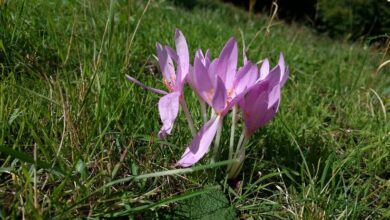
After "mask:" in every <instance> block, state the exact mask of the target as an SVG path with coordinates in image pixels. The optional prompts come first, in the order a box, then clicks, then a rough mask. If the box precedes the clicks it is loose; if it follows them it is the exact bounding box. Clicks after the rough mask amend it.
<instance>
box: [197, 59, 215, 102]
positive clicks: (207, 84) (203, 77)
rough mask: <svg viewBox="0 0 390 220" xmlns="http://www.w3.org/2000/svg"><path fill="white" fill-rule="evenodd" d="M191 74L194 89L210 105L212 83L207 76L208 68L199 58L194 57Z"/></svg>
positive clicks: (212, 93)
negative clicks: (192, 72)
mask: <svg viewBox="0 0 390 220" xmlns="http://www.w3.org/2000/svg"><path fill="white" fill-rule="evenodd" d="M193 75H194V87H195V91H196V92H197V93H198V94H199V95H200V97H201V98H202V99H203V100H204V101H206V102H207V103H208V104H209V105H211V104H212V101H213V97H214V93H215V91H214V84H213V82H212V81H211V79H210V77H209V74H208V70H207V69H206V68H205V66H203V63H202V61H201V58H198V57H195V60H194V74H193Z"/></svg>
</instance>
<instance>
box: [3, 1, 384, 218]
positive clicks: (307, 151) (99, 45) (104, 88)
mask: <svg viewBox="0 0 390 220" xmlns="http://www.w3.org/2000/svg"><path fill="white" fill-rule="evenodd" d="M0 13H1V14H0V19H1V25H0V37H1V38H0V69H1V75H0V164H1V167H0V179H1V182H0V198H1V199H0V202H1V206H0V216H1V218H3V219H19V218H27V219H29V218H36V219H47V218H49V219H56V218H57V219H58V218H59V219H64V218H65V219H68V218H76V217H79V218H87V217H88V218H102V217H106V218H109V217H117V216H118V217H119V216H128V217H129V218H146V217H153V218H165V217H166V216H165V214H164V213H169V212H171V211H172V210H174V209H175V207H176V205H177V204H178V202H180V201H185V200H187V199H190V198H192V197H193V196H196V195H198V194H201V193H203V192H206V191H207V190H208V189H209V188H212V189H214V188H218V189H221V190H222V191H224V192H225V195H226V197H227V198H228V199H229V202H230V204H231V206H232V207H233V208H234V209H235V211H236V213H237V216H238V217H241V218H251V217H254V218H260V219H263V218H265V219H328V218H331V219H363V218H368V219H386V218H389V217H390V212H389V211H388V210H389V206H390V202H389V199H388V198H389V197H390V172H389V170H390V165H389V164H390V123H389V120H390V114H389V112H390V111H389V103H390V102H389V101H390V90H389V85H390V77H389V74H390V72H389V67H388V66H385V67H383V68H382V69H381V71H380V72H379V73H376V69H377V68H378V66H379V65H380V64H381V63H380V62H381V59H382V56H383V52H382V51H381V50H378V49H374V48H370V47H369V46H367V45H364V44H362V43H359V42H357V43H348V42H339V41H334V40H331V39H329V38H327V37H324V36H318V35H316V34H315V33H313V32H312V31H311V30H310V29H307V28H305V27H302V26H299V25H296V24H291V25H286V24H284V23H283V22H281V21H278V20H274V21H273V23H272V26H271V28H270V32H269V34H268V35H267V34H265V33H266V29H265V28H266V27H267V25H268V21H269V18H268V17H267V16H265V15H262V14H260V15H256V16H254V17H252V18H249V17H248V15H247V13H246V12H244V11H241V10H238V9H235V8H233V7H232V6H230V5H224V4H221V3H218V2H214V1H212V2H209V3H207V4H206V2H205V1H198V4H197V5H196V6H195V7H194V8H186V7H181V6H177V5H174V4H173V3H172V2H171V1H160V0H158V1H150V3H149V2H143V1H114V0H112V1H93V0H83V1H72V0H67V1H53V2H49V1H42V0H34V1H23V0H20V1H8V2H7V4H4V3H2V5H1V10H0ZM176 27H178V28H180V29H181V30H182V31H183V32H184V34H185V36H186V38H187V41H188V44H189V47H190V51H191V56H192V57H193V54H194V51H195V49H197V48H198V47H202V49H206V48H210V49H211V54H212V56H213V57H215V56H217V55H218V53H219V51H220V49H221V48H222V46H223V45H224V43H225V42H226V40H227V39H228V38H229V37H230V36H235V37H236V38H237V39H238V41H239V42H241V33H242V36H243V39H242V40H244V41H245V42H246V45H247V46H248V45H249V47H248V57H249V58H250V59H253V60H256V61H257V60H260V59H262V58H264V57H269V58H270V59H271V63H272V64H275V63H276V61H277V56H278V54H279V51H283V52H284V54H285V57H286V60H287V63H288V65H289V66H290V72H291V77H290V79H289V80H288V82H287V84H286V86H285V88H284V90H283V94H282V96H283V97H282V104H281V107H280V111H279V113H278V114H277V116H276V118H275V119H274V120H273V122H272V123H270V124H268V125H267V126H266V127H264V128H262V129H260V131H258V132H257V133H256V135H255V137H254V138H252V139H251V142H250V146H249V147H248V149H247V155H248V156H247V159H246V161H245V164H244V168H243V171H242V174H241V175H240V177H239V182H237V183H236V184H230V185H229V184H227V183H226V179H225V176H224V170H225V168H224V166H225V165H226V164H228V163H229V161H222V162H220V163H217V164H215V165H209V164H208V159H209V157H207V158H205V159H203V160H202V161H201V163H200V165H197V166H195V167H194V168H192V169H184V170H174V171H172V169H174V168H173V167H172V165H173V164H174V162H175V161H177V160H178V159H179V157H180V155H181V154H182V152H183V150H184V147H185V146H186V145H187V144H188V143H189V140H190V138H191V134H190V131H189V129H188V128H187V125H186V121H185V119H184V117H183V115H180V116H179V118H178V120H177V123H176V124H175V128H174V132H173V135H172V136H170V137H169V138H168V139H167V140H165V141H160V140H158V139H157V138H156V137H157V132H158V130H159V127H160V122H159V116H158V111H157V106H156V104H157V101H158V98H159V97H158V96H157V95H155V94H151V93H150V92H147V91H144V90H142V89H141V88H139V87H137V86H134V85H132V84H131V83H129V82H127V81H126V80H125V79H124V75H125V74H129V75H132V76H134V77H136V78H138V79H139V80H141V81H142V82H144V83H145V84H147V85H150V86H154V87H157V88H163V86H162V82H161V74H160V73H159V71H158V67H157V64H156V61H155V60H154V58H153V54H155V44H156V42H157V41H158V42H161V43H164V44H169V45H173V33H174V30H175V28H176ZM240 48H242V45H241V46H240ZM186 97H187V99H188V100H187V102H188V104H189V108H190V110H191V113H192V114H193V117H194V118H195V121H196V124H197V125H198V128H199V126H200V125H201V123H202V122H201V117H200V112H198V110H197V102H196V99H195V97H194V95H193V94H192V93H191V92H190V91H189V90H188V91H186ZM229 123H230V122H229V120H226V121H225V124H229ZM228 134H229V132H228V129H225V130H224V132H223V134H222V139H221V140H222V143H221V144H222V145H221V146H222V147H221V148H220V149H221V157H220V160H223V159H224V158H226V155H227V148H228V147H227V146H228V142H229V138H228ZM224 146H226V147H224ZM164 216H165V217H164Z"/></svg>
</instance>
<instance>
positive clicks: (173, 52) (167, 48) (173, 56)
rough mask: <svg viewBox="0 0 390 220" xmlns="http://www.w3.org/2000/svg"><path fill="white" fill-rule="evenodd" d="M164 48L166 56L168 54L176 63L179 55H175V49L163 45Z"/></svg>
mask: <svg viewBox="0 0 390 220" xmlns="http://www.w3.org/2000/svg"><path fill="white" fill-rule="evenodd" d="M164 48H165V50H166V51H167V53H168V56H170V57H171V58H172V59H173V61H175V62H176V63H177V62H179V56H177V53H176V51H175V50H174V49H172V47H169V46H164Z"/></svg>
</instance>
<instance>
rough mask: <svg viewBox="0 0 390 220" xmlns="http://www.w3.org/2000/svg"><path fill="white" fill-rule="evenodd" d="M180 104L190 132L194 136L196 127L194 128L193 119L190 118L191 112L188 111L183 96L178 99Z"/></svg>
mask: <svg viewBox="0 0 390 220" xmlns="http://www.w3.org/2000/svg"><path fill="white" fill-rule="evenodd" d="M180 104H181V107H182V109H183V112H184V115H185V116H186V119H187V122H188V126H189V127H190V130H191V134H192V136H193V137H194V136H195V135H196V129H195V126H194V121H193V120H192V117H191V114H190V112H189V111H188V107H187V103H186V100H185V99H184V98H183V99H182V100H181V101H180Z"/></svg>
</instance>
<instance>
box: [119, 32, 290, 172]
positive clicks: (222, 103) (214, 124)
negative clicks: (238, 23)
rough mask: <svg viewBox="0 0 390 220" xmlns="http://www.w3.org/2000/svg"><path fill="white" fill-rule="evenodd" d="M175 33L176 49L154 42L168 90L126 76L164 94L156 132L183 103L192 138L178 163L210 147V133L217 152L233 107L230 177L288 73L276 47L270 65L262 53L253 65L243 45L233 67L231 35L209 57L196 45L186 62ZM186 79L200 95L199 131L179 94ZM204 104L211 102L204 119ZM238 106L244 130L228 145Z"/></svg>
mask: <svg viewBox="0 0 390 220" xmlns="http://www.w3.org/2000/svg"><path fill="white" fill-rule="evenodd" d="M174 38H175V44H176V50H174V49H173V48H171V47H169V46H162V45H161V44H159V43H157V57H158V62H159V65H160V69H161V72H162V74H163V78H164V79H163V82H164V84H165V86H166V88H167V90H168V92H166V91H162V90H158V89H155V88H151V87H148V86H146V85H144V84H142V83H141V82H139V81H138V80H136V79H134V78H133V77H131V76H128V75H126V77H127V79H128V80H130V81H131V82H133V83H135V84H137V85H139V86H142V87H143V88H145V89H148V90H150V91H152V92H155V93H158V94H161V95H163V96H162V97H161V98H160V100H159V102H158V109H159V113H160V118H161V121H162V123H163V125H162V128H161V130H160V131H159V133H158V135H159V137H160V138H164V137H165V136H166V135H168V134H170V133H171V131H172V128H173V124H174V121H175V119H176V117H177V115H178V112H179V106H181V107H182V110H183V112H184V114H185V116H186V118H187V121H188V123H189V126H190V129H191V131H192V134H193V135H194V138H193V140H192V141H191V143H190V144H189V146H188V147H187V149H186V150H185V152H184V154H183V155H182V157H181V159H180V160H179V161H178V162H177V166H181V167H188V166H191V165H193V164H195V163H196V162H198V161H199V160H200V159H201V158H202V157H203V156H204V155H205V154H206V153H207V152H208V151H209V149H210V145H211V143H212V141H213V140H214V139H215V142H216V146H215V149H214V151H216V152H217V148H218V145H219V139H220V131H221V128H222V121H223V119H224V117H225V116H226V115H227V114H228V113H229V112H230V111H231V110H232V112H233V113H232V119H233V120H232V127H231V138H230V146H229V147H230V148H229V157H230V158H229V159H237V161H238V162H237V163H236V164H233V165H231V166H229V167H228V172H229V176H230V177H235V176H236V175H237V174H238V172H239V171H240V169H241V166H242V161H243V160H244V158H245V151H244V149H245V145H246V143H247V141H248V140H249V138H250V136H251V135H252V134H253V133H254V132H255V131H256V129H258V128H259V127H262V126H264V125H265V124H266V123H268V122H269V121H270V120H271V119H272V118H273V117H274V115H275V113H276V112H277V111H278V108H279V104H280V90H281V88H282V87H283V86H284V84H285V82H286V80H287V78H288V73H289V72H288V68H287V67H286V65H285V62H284V58H283V54H282V53H280V57H279V62H278V64H277V65H276V66H275V67H274V68H273V69H272V70H270V66H269V61H268V60H267V59H264V60H262V65H261V67H260V68H258V66H257V64H256V63H253V62H251V61H250V60H248V59H247V57H246V55H245V51H244V52H243V66H242V67H239V68H237V63H238V62H237V59H238V51H237V42H236V40H235V39H234V38H230V39H229V41H228V42H227V43H226V45H225V46H224V48H223V49H222V51H221V53H220V55H219V57H217V58H215V59H213V60H211V58H210V53H209V51H208V50H207V51H206V53H203V52H202V50H200V49H198V50H197V51H196V53H195V59H194V63H193V65H191V64H190V60H189V52H188V46H187V42H186V40H185V38H184V35H183V33H182V32H181V31H180V30H178V29H177V30H176V32H175V37H174ZM186 83H188V84H189V85H190V87H191V88H192V90H193V91H194V92H195V94H196V95H197V97H198V98H199V101H200V106H201V111H202V115H203V120H204V123H205V124H204V125H203V127H202V128H201V129H200V130H199V131H198V132H196V129H195V127H194V124H193V121H192V119H191V114H190V113H189V111H188V108H187V105H186V102H185V99H184V92H183V88H184V85H185V84H186ZM206 104H207V105H208V106H209V107H211V108H212V114H211V116H210V119H209V120H208V121H207V119H208V115H207V105H206ZM237 109H240V110H241V111H242V118H243V121H244V126H243V128H244V130H243V133H242V135H241V137H240V139H239V141H238V144H237V147H236V150H233V145H234V130H235V125H236V121H237V119H236V114H237ZM233 152H235V153H233Z"/></svg>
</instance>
